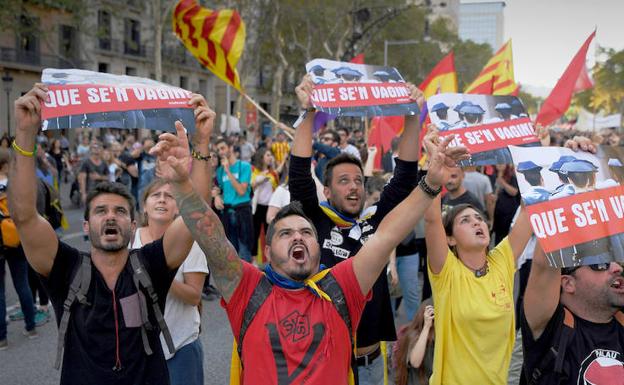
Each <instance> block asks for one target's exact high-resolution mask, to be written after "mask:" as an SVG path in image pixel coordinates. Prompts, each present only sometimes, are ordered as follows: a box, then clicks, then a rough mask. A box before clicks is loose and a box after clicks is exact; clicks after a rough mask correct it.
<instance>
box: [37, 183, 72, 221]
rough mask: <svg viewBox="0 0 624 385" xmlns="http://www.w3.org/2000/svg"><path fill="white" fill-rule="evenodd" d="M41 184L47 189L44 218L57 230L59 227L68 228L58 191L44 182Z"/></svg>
mask: <svg viewBox="0 0 624 385" xmlns="http://www.w3.org/2000/svg"><path fill="white" fill-rule="evenodd" d="M41 183H42V184H43V186H44V187H45V212H44V213H43V217H44V218H45V219H46V220H47V221H48V222H50V225H52V228H53V229H55V230H56V229H58V228H59V227H62V228H67V221H66V220H65V218H64V214H63V208H62V207H61V200H60V198H59V194H58V191H57V190H56V189H55V188H54V187H52V186H50V185H49V184H48V183H46V182H45V181H43V180H41Z"/></svg>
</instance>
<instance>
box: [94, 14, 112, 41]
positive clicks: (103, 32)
mask: <svg viewBox="0 0 624 385" xmlns="http://www.w3.org/2000/svg"><path fill="white" fill-rule="evenodd" d="M97 34H98V42H99V46H100V49H104V50H110V49H111V14H110V13H109V12H107V11H98V30H97Z"/></svg>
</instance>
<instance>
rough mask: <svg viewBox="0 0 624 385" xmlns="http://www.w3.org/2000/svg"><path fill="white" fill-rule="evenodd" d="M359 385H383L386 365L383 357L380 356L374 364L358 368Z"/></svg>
mask: <svg viewBox="0 0 624 385" xmlns="http://www.w3.org/2000/svg"><path fill="white" fill-rule="evenodd" d="M357 368H358V383H359V385H383V382H384V363H383V357H382V356H381V355H379V357H377V358H376V359H375V360H374V361H373V363H372V364H370V365H368V366H358V367H357Z"/></svg>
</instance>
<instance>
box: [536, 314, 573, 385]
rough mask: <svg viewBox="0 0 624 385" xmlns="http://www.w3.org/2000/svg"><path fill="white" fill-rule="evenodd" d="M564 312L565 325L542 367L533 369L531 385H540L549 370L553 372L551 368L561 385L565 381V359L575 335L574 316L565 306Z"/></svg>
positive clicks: (541, 364)
mask: <svg viewBox="0 0 624 385" xmlns="http://www.w3.org/2000/svg"><path fill="white" fill-rule="evenodd" d="M563 312H564V314H563V325H562V327H561V328H560V329H559V331H558V332H557V333H556V334H555V338H554V339H553V342H554V345H553V346H551V347H550V349H549V350H548V352H547V353H546V357H544V359H543V360H542V361H541V363H540V365H538V366H537V367H536V368H535V369H533V373H531V376H530V378H529V379H528V384H529V385H536V384H538V383H539V380H540V379H541V378H542V375H544V373H545V372H546V371H547V370H551V368H554V369H552V370H553V371H554V373H556V374H557V378H558V379H559V380H558V381H559V383H561V381H563V379H564V375H563V359H564V358H565V352H566V349H567V347H568V343H569V342H570V339H571V338H572V336H573V334H574V315H573V314H572V312H571V311H570V310H568V308H566V307H565V306H564V307H563ZM553 364H554V366H553Z"/></svg>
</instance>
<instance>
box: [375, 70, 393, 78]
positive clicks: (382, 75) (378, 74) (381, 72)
mask: <svg viewBox="0 0 624 385" xmlns="http://www.w3.org/2000/svg"><path fill="white" fill-rule="evenodd" d="M373 76H375V77H378V78H379V80H382V81H386V80H389V79H390V74H389V73H388V72H387V71H384V70H379V71H375V72H373Z"/></svg>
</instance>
